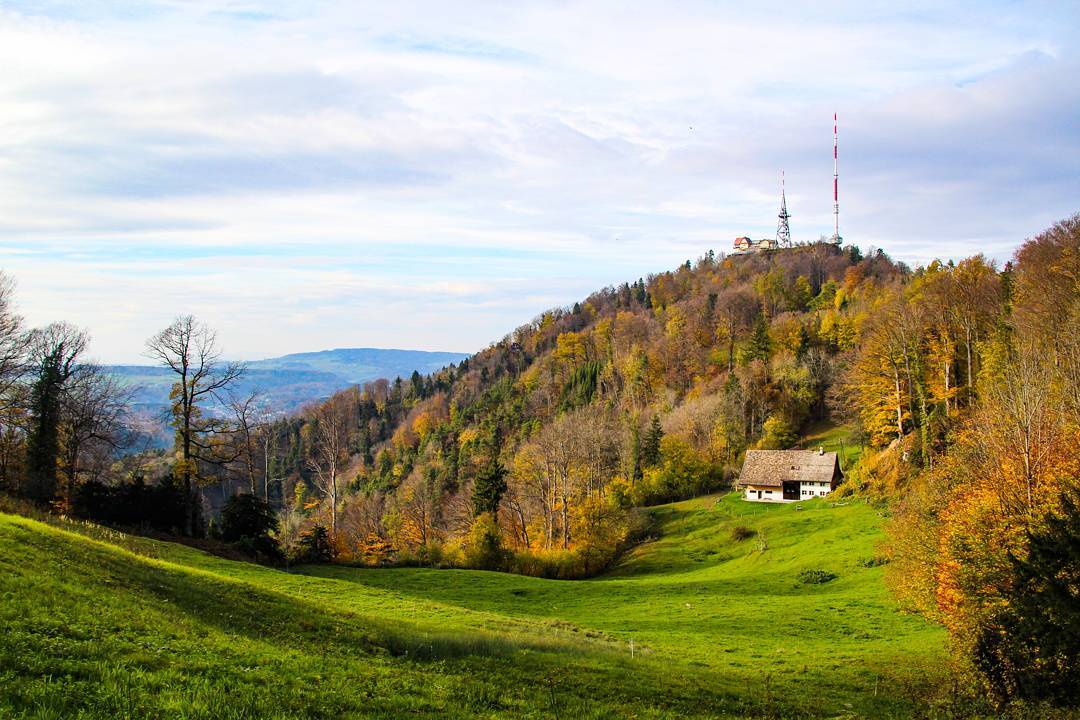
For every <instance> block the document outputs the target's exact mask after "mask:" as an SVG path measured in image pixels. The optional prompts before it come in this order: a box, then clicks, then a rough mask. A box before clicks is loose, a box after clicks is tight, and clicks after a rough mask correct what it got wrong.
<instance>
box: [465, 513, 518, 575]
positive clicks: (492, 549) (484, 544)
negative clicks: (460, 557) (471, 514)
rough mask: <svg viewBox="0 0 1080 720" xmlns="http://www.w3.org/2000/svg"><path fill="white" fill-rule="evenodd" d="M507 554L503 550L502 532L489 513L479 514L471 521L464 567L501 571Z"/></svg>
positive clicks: (505, 562)
mask: <svg viewBox="0 0 1080 720" xmlns="http://www.w3.org/2000/svg"><path fill="white" fill-rule="evenodd" d="M508 558H509V553H507V551H506V549H505V548H503V544H502V531H501V530H500V529H499V524H498V523H497V522H495V517H494V516H493V515H492V514H491V513H481V514H480V515H478V516H477V517H476V519H475V520H473V524H472V529H470V530H469V539H468V541H467V542H466V544H465V565H466V566H468V567H470V568H473V569H474V570H503V569H505V568H506V565H507V560H508Z"/></svg>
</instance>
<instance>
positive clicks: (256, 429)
mask: <svg viewBox="0 0 1080 720" xmlns="http://www.w3.org/2000/svg"><path fill="white" fill-rule="evenodd" d="M258 399H259V396H258V394H257V393H250V394H248V395H246V396H244V397H231V396H230V397H229V410H230V411H231V412H232V415H233V421H234V423H235V426H234V427H235V433H234V435H235V438H234V439H235V443H234V444H235V448H234V454H235V455H236V456H237V460H238V461H239V462H240V466H241V472H242V473H243V476H244V479H245V480H246V481H247V484H248V490H249V491H250V492H251V494H252V495H254V494H255V490H256V485H255V475H256V473H257V472H258V462H259V447H258V446H259V438H258V434H259V433H260V432H262V433H263V434H264V435H268V434H269V433H268V428H267V427H266V424H265V423H264V422H261V420H260V417H259V408H258ZM268 443H269V439H268V438H266V437H264V438H263V448H262V449H263V454H264V455H266V454H269V444H268ZM264 461H265V458H264ZM268 471H269V468H267V467H266V465H265V462H264V465H263V469H262V475H263V477H262V480H263V483H262V484H263V499H264V500H265V499H267V498H266V495H267V488H266V485H267V480H266V474H267V472H268Z"/></svg>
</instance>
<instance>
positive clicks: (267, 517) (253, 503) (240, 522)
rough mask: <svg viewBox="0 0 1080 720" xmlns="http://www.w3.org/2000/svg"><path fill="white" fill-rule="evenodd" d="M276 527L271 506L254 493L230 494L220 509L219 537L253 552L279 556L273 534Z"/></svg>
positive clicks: (275, 519)
mask: <svg viewBox="0 0 1080 720" xmlns="http://www.w3.org/2000/svg"><path fill="white" fill-rule="evenodd" d="M276 528H277V518H276V517H275V516H274V511H273V509H272V508H271V507H270V505H269V504H268V503H267V502H266V501H265V500H262V499H261V498H259V497H258V496H257V495H255V494H253V493H240V494H238V495H233V496H232V497H231V498H229V499H228V501H226V503H225V507H224V508H223V509H222V511H221V539H222V540H224V541H225V542H229V543H239V544H240V545H241V546H242V547H244V548H246V549H248V550H249V551H250V552H252V554H255V555H262V556H265V557H270V558H277V557H279V556H280V550H279V548H278V544H277V541H276V540H275V539H274V537H273V536H272V533H273V531H274V530H275V529H276Z"/></svg>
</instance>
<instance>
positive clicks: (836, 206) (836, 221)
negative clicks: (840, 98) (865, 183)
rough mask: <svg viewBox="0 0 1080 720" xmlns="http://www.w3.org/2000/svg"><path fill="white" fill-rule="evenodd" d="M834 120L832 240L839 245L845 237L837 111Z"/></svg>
mask: <svg viewBox="0 0 1080 720" xmlns="http://www.w3.org/2000/svg"><path fill="white" fill-rule="evenodd" d="M832 121H833V126H832V199H833V206H832V214H833V236H832V239H831V241H832V242H834V243H836V244H837V245H839V244H840V243H841V242H842V241H843V238H842V237H840V173H839V171H838V169H837V153H836V148H837V145H838V144H839V143H838V142H837V141H838V137H839V132H837V130H838V127H839V123H838V122H837V120H836V113H835V112H834V113H833V116H832Z"/></svg>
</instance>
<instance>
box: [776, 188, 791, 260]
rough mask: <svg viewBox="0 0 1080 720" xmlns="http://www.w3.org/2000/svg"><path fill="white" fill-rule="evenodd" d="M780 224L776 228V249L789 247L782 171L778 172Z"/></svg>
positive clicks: (789, 230) (789, 240)
mask: <svg viewBox="0 0 1080 720" xmlns="http://www.w3.org/2000/svg"><path fill="white" fill-rule="evenodd" d="M779 217H780V222H779V224H777V226H776V245H777V247H791V227H790V226H789V225H788V219H789V218H790V217H791V215H789V214H788V211H787V197H786V196H785V195H784V171H783V170H781V171H780V215H779Z"/></svg>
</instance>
